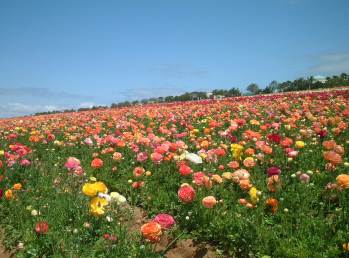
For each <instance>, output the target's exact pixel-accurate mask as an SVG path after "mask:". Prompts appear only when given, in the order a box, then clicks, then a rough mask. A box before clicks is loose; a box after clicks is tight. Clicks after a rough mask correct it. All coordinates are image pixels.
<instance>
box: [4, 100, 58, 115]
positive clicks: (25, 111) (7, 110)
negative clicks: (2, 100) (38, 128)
mask: <svg viewBox="0 0 349 258" xmlns="http://www.w3.org/2000/svg"><path fill="white" fill-rule="evenodd" d="M62 109H64V108H63V107H58V106H54V105H28V104H24V103H19V102H16V103H8V104H4V105H1V106H0V117H12V116H23V115H29V114H33V113H37V112H47V111H53V110H62Z"/></svg>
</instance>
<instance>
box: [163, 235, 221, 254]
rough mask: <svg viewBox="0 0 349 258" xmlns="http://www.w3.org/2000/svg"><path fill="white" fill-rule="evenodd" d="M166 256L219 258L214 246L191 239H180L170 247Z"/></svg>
mask: <svg viewBox="0 0 349 258" xmlns="http://www.w3.org/2000/svg"><path fill="white" fill-rule="evenodd" d="M165 257H166V258H217V257H218V255H217V254H216V252H215V250H214V248H213V247H212V246H210V245H208V244H203V243H199V244H196V243H194V241H193V240H191V239H186V240H180V241H178V242H177V243H176V246H175V247H174V248H172V249H170V250H169V251H168V252H167V253H166V254H165Z"/></svg>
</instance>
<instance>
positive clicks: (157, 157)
mask: <svg viewBox="0 0 349 258" xmlns="http://www.w3.org/2000/svg"><path fill="white" fill-rule="evenodd" d="M163 158H164V157H163V156H162V155H161V154H160V153H157V152H153V153H152V154H151V160H152V161H153V162H154V163H155V164H160V163H161V161H162V160H163Z"/></svg>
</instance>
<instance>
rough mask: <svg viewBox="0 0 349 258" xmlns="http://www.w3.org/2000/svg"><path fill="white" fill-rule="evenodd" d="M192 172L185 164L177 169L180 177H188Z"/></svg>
mask: <svg viewBox="0 0 349 258" xmlns="http://www.w3.org/2000/svg"><path fill="white" fill-rule="evenodd" d="M192 172H193V170H192V169H191V168H190V167H189V166H187V165H185V164H183V165H181V166H180V167H179V173H180V174H181V176H187V175H190V174H191V173H192Z"/></svg>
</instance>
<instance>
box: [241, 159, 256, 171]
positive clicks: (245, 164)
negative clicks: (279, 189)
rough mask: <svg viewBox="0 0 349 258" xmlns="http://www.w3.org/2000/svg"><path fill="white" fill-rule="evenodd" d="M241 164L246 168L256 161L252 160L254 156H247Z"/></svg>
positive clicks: (253, 164) (252, 165)
mask: <svg viewBox="0 0 349 258" xmlns="http://www.w3.org/2000/svg"><path fill="white" fill-rule="evenodd" d="M243 164H244V166H245V167H247V168H252V167H254V166H255V165H256V162H255V161H254V158H252V157H247V158H245V159H244V161H243Z"/></svg>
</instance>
